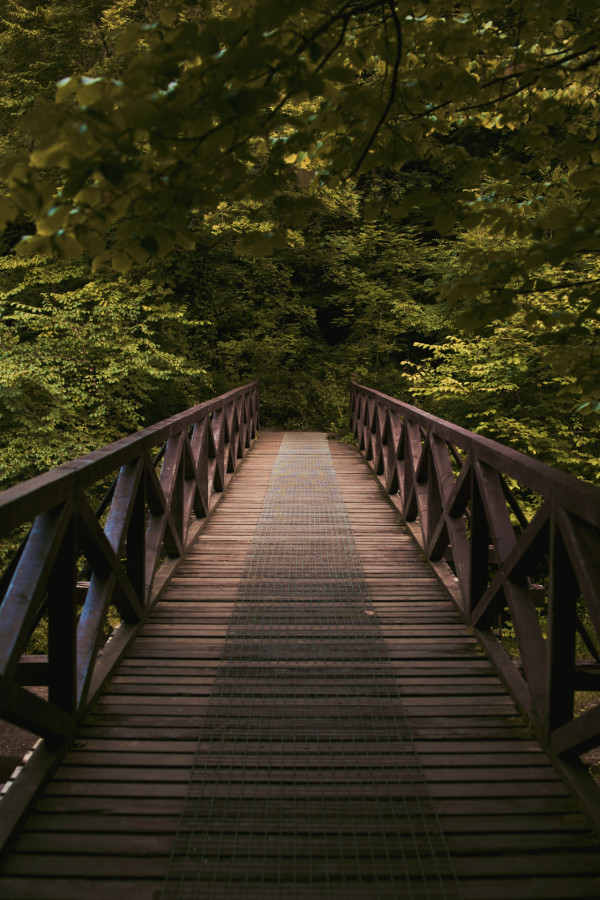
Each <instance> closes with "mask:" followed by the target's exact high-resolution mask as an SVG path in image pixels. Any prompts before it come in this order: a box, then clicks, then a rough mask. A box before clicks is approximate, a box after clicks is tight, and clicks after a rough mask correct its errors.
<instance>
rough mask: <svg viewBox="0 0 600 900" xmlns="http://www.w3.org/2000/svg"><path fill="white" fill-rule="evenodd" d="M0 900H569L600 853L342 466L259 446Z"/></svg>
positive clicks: (2, 870)
mask: <svg viewBox="0 0 600 900" xmlns="http://www.w3.org/2000/svg"><path fill="white" fill-rule="evenodd" d="M282 438H283V442H282ZM0 895H1V896H3V897H7V898H15V900H16V898H36V900H37V898H56V900H69V898H73V900H81V898H86V900H104V898H111V900H112V898H114V897H121V896H126V897H127V898H128V900H137V898H153V897H163V898H175V897H177V898H179V897H181V898H184V897H190V898H191V897H207V898H208V897H209V898H211V900H212V898H220V897H227V898H236V900H237V898H242V897H243V898H248V900H253V898H259V897H261V898H276V897H277V898H279V897H286V898H288V897H289V898H297V900H303V898H337V897H340V898H341V897H344V898H345V900H346V898H348V900H350V898H357V900H358V898H388V897H389V898H396V897H403V898H413V897H414V898H438V897H439V898H444V897H452V898H455V897H456V898H458V897H464V898H499V900H500V898H501V900H506V898H507V897H509V898H511V900H518V898H533V897H544V898H563V897H571V898H583V897H597V896H600V855H599V854H598V845H597V842H596V840H595V838H594V836H593V834H592V831H591V829H590V826H589V824H588V823H587V820H586V819H585V818H584V816H583V814H582V813H581V812H580V811H579V809H578V807H577V804H576V801H575V800H574V799H573V798H572V797H571V796H570V794H569V793H568V791H567V789H566V788H565V787H564V785H563V783H562V781H561V780H560V778H559V777H558V776H557V774H556V773H555V771H554V769H553V768H552V766H551V765H550V764H549V762H548V761H547V759H546V757H545V756H544V754H543V752H542V750H541V749H540V747H539V746H538V744H537V743H536V742H535V740H534V739H533V737H532V735H531V734H530V732H529V730H528V726H527V724H526V723H525V721H524V720H523V719H522V717H521V716H520V715H519V714H518V712H517V711H516V709H515V707H514V704H513V702H512V701H511V699H510V697H509V696H508V695H507V693H506V691H505V690H504V688H503V686H502V684H501V682H500V681H499V679H498V678H497V677H496V675H495V674H494V671H493V669H492V667H491V665H490V664H489V663H488V662H487V660H486V659H485V657H484V656H483V655H482V653H481V651H480V650H479V648H478V645H477V644H476V642H475V641H474V639H473V638H472V637H471V636H470V634H469V633H468V631H467V629H466V628H465V627H464V626H463V625H462V624H461V623H460V621H459V620H458V618H457V616H456V614H455V612H454V608H453V606H452V604H451V602H450V600H449V599H448V598H447V596H446V594H445V593H444V591H443V589H442V588H441V587H440V586H439V585H438V583H437V582H436V580H435V578H434V577H433V575H432V574H431V572H430V570H429V568H428V566H427V564H426V563H425V562H424V561H423V560H422V558H421V556H420V554H419V552H418V550H417V549H416V548H415V546H414V544H413V543H412V540H411V538H410V537H409V536H408V535H406V534H405V533H404V531H403V530H402V529H401V528H400V527H399V526H398V524H397V517H396V514H395V512H394V510H393V509H392V508H391V506H388V505H387V504H386V503H385V501H384V499H383V498H382V496H381V493H380V489H379V486H378V484H377V483H376V481H375V479H374V478H373V477H372V476H371V475H370V474H369V473H368V469H367V467H366V466H365V464H364V462H363V461H362V460H361V459H360V458H359V456H358V455H357V454H356V451H355V450H354V449H352V448H350V447H348V446H346V445H343V444H340V443H337V442H330V441H326V440H325V438H324V436H322V435H321V436H318V435H308V436H307V435H287V436H285V437H284V436H282V435H280V434H265V435H263V436H262V437H261V438H260V440H259V441H258V442H257V444H256V445H255V448H254V449H253V451H252V453H251V454H250V456H249V457H248V459H247V460H246V462H245V463H244V465H243V469H242V472H241V474H240V476H239V477H238V478H236V479H235V480H234V481H233V482H232V484H231V486H230V488H229V489H228V492H227V496H226V497H225V499H224V501H223V503H222V504H221V505H220V506H219V508H218V509H217V510H216V512H215V513H214V516H213V518H212V519H211V521H210V523H209V525H208V526H207V528H206V531H205V532H204V534H203V536H202V537H201V538H200V539H199V541H198V543H197V544H196V546H195V549H194V551H193V553H192V555H191V556H190V557H189V559H188V560H187V562H186V563H185V564H184V565H183V566H182V568H181V569H180V570H179V572H178V574H177V576H176V577H175V579H174V580H173V581H172V583H171V585H170V587H169V589H168V591H167V593H166V595H165V596H164V599H163V600H162V602H160V603H159V604H158V606H157V608H156V611H155V614H154V615H153V618H152V619H151V621H150V623H149V624H148V625H147V626H146V627H145V628H144V630H143V632H142V634H141V635H140V637H139V638H138V639H137V640H136V641H135V642H134V645H133V647H132V649H131V650H130V651H129V653H128V655H127V657H126V659H125V660H124V661H123V663H122V664H121V666H120V669H119V671H118V674H117V675H115V676H114V677H113V679H112V681H111V682H110V684H109V686H108V687H107V689H106V691H105V692H104V694H103V696H102V697H101V699H100V700H99V702H98V703H97V705H96V707H95V709H94V710H93V712H92V714H91V715H90V716H89V717H88V719H87V724H86V726H85V728H84V730H83V733H82V734H81V737H80V739H79V740H78V741H77V744H76V745H75V746H74V747H73V748H72V750H71V752H70V753H69V755H68V756H67V757H66V759H65V761H64V763H63V765H62V766H61V767H60V769H59V770H58V772H57V773H56V775H55V777H54V778H53V780H52V781H51V783H50V784H49V785H48V787H47V789H46V790H45V793H44V795H43V796H42V797H41V799H39V800H38V802H37V804H36V806H35V809H34V811H33V813H32V814H31V815H30V817H29V819H28V820H27V822H26V824H25V826H24V828H23V829H22V830H21V832H20V834H19V836H17V837H16V839H15V840H14V841H13V843H12V845H11V847H10V850H9V853H8V855H7V857H6V858H5V859H4V861H3V863H2V866H1V867H0Z"/></svg>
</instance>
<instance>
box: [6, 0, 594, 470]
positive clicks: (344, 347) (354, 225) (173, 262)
mask: <svg viewBox="0 0 600 900" xmlns="http://www.w3.org/2000/svg"><path fill="white" fill-rule="evenodd" d="M0 51H1V59H2V62H0V65H1V66H2V86H3V89H2V95H1V98H0V174H1V179H2V185H3V187H2V197H1V198H0V227H2V228H3V229H4V233H3V238H2V241H3V243H2V252H3V256H2V257H1V258H0V316H1V320H0V330H1V332H2V338H1V343H0V354H1V356H0V358H1V359H2V367H3V370H4V373H5V376H6V377H5V378H4V379H3V380H4V382H5V383H4V386H3V387H2V393H1V394H0V416H1V417H2V418H1V420H0V424H1V425H2V438H0V478H3V479H4V480H5V481H6V482H9V481H10V480H11V479H14V478H16V477H23V475H25V474H33V472H35V471H38V470H40V468H43V467H44V466H48V465H52V464H55V463H56V462H58V461H61V460H62V459H63V458H66V456H68V455H72V454H73V453H74V452H75V451H76V452H81V451H82V450H83V449H87V448H88V445H89V446H94V445H96V444H97V443H98V440H100V439H101V440H105V439H110V437H111V436H116V435H117V434H118V433H122V431H123V430H127V429H131V428H134V427H136V426H137V425H138V424H141V423H142V422H143V421H145V420H146V419H148V418H150V419H152V418H156V417H158V416H159V415H163V414H166V413H168V412H174V411H175V409H176V408H177V407H178V406H181V405H185V404H186V403H188V402H193V401H194V400H196V399H198V398H202V397H204V396H207V395H208V394H209V393H211V392H214V391H220V390H222V389H226V388H228V387H230V386H232V385H233V384H235V383H239V381H241V380H244V379H248V378H250V377H255V376H258V377H261V378H262V379H263V382H264V397H265V405H264V414H265V419H266V421H267V422H273V423H277V424H280V425H285V426H286V427H320V428H321V427H325V428H329V427H336V428H342V427H343V423H344V419H345V417H346V416H347V413H346V412H345V395H346V391H347V382H348V379H349V377H350V376H351V375H352V374H356V375H358V377H359V378H360V379H361V380H364V381H367V382H368V383H369V384H371V385H373V386H375V387H379V388H381V389H383V390H386V391H388V392H390V393H394V394H396V395H402V396H404V397H406V398H408V399H409V400H410V399H411V398H412V399H413V401H415V402H418V403H419V404H420V405H423V406H424V407H425V408H427V409H430V410H431V411H434V412H436V413H438V414H440V415H442V416H444V417H446V418H452V419H453V420H454V421H457V422H460V423H461V424H466V425H467V427H470V428H473V429H475V430H479V431H482V432H483V433H486V434H490V435H491V436H493V437H496V438H498V439H500V440H503V441H504V442H506V443H509V444H511V445H512V446H515V447H517V448H519V449H522V450H525V451H526V452H530V453H534V454H536V455H538V456H540V457H542V458H544V459H546V460H547V461H549V462H554V463H555V464H556V463H557V464H559V465H561V466H562V467H564V468H567V469H570V470H572V471H574V472H576V473H578V474H581V475H583V476H584V477H588V478H592V479H594V478H596V477H597V473H598V462H597V456H598V446H599V443H598V442H599V437H600V433H599V431H598V426H597V424H596V421H597V417H596V415H594V413H596V412H598V411H599V410H600V368H599V367H598V363H597V359H596V356H597V350H596V342H597V337H598V317H599V307H600V267H599V263H598V250H599V242H600V213H599V212H598V210H599V209H600V165H599V163H600V143H599V142H598V139H597V129H598V119H599V116H600V107H599V97H598V87H599V80H598V76H599V66H600V11H599V9H598V5H597V3H596V2H593V0H570V2H567V3H565V2H563V0H560V2H557V0H545V2H528V3H525V2H524V0H519V2H516V0H515V2H508V3H506V2H500V0H475V2H471V3H463V2H456V3H453V4H448V3H445V2H436V0H431V2H416V3H415V2H412V3H410V2H393V0H389V2H388V0H379V2H369V0H362V2H361V0H347V2H333V3H332V2H324V0H322V2H313V3H304V4H298V3H295V2H294V3H292V2H290V0H233V2H216V0H215V2H213V3H210V2H194V0H188V2H184V0H173V2H169V3H163V2H152V0H150V2H141V0H112V2H111V0H85V2H78V3H76V2H74V0H61V2H51V3H48V4H39V3H36V2H34V0H10V2H8V3H7V4H6V8H5V10H4V11H3V12H2V13H0ZM68 321H71V322H72V323H73V327H72V328H71V329H69V328H68V327H67V326H66V325H65V323H66V322H68ZM61 323H62V324H61ZM104 323H105V324H104ZM61 329H62V330H61ZM67 335H68V340H67ZM63 347H64V348H65V349H64V352H63V350H62V349H59V348H63ZM111 348H112V349H111ZM107 360H110V368H109V369H108V368H107ZM107 371H110V377H107ZM40 397H43V398H44V399H43V401H40V400H39V398H40ZM34 398H38V400H37V401H35V402H38V403H39V404H40V406H41V410H40V411H38V412H36V408H35V402H34ZM590 413H591V415H590ZM88 422H89V423H90V429H89V431H88V428H87V423H88ZM19 435H20V437H19ZM23 435H26V438H25V439H24V437H23ZM32 446H35V447H36V452H35V453H33V452H32V451H31V449H30V448H31V447H32Z"/></svg>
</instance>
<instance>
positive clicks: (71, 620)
mask: <svg viewBox="0 0 600 900" xmlns="http://www.w3.org/2000/svg"><path fill="white" fill-rule="evenodd" d="M76 522H77V517H76V516H75V515H74V514H72V515H71V516H70V519H69V522H68V524H67V526H66V529H65V532H64V535H63V538H62V541H61V545H60V548H59V550H58V553H57V555H56V559H55V562H54V565H53V570H52V574H51V575H50V578H49V579H48V600H47V606H46V608H47V611H48V700H49V701H50V703H51V704H52V705H54V706H58V707H59V708H60V709H62V710H64V711H65V712H67V713H75V712H76V708H77V650H76V647H77V534H76V530H77V524H76Z"/></svg>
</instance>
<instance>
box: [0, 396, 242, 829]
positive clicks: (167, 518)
mask: <svg viewBox="0 0 600 900" xmlns="http://www.w3.org/2000/svg"><path fill="white" fill-rule="evenodd" d="M258 401H259V383H258V381H254V382H252V383H250V384H247V385H244V386H243V387H240V388H236V389H235V390H232V391H229V392H228V393H226V394H223V395H222V396H221V397H217V398H215V399H213V400H209V401H207V402H206V403H201V404H199V405H198V406H194V407H193V408H191V409H188V410H186V411H185V412H182V413H180V414H179V415H176V416H172V417H171V418H169V419H166V420H164V421H163V422H159V423H157V424H156V425H152V426H151V427H149V428H145V429H144V430H143V431H139V432H137V433H136V434H132V435H130V436H129V437H126V438H123V439H122V440H119V441H116V442H115V443H113V444H110V445H109V446H107V447H103V448H102V449H100V450H96V451H94V452H93V453H88V454H87V455H86V456H82V457H81V458H80V459H76V460H74V461H72V462H68V463H65V464H64V465H62V466H60V467H59V468H57V469H54V470H52V471H51V472H47V473H45V474H43V475H39V476H37V477H35V478H32V479H30V480H29V481H26V482H24V483H23V484H19V485H16V486H15V487H12V488H10V489H8V490H6V491H4V492H3V493H1V494H0V537H6V536H7V535H10V534H11V533H12V532H13V530H14V529H15V528H18V527H20V526H23V525H28V524H29V523H31V527H30V529H29V532H28V535H27V537H26V539H25V540H24V541H22V542H21V545H20V546H19V548H18V550H16V551H15V558H14V561H13V562H12V564H11V563H9V567H8V571H7V576H6V577H5V578H3V579H0V591H1V594H0V601H1V602H0V716H1V717H2V718H4V719H6V720H8V721H10V722H12V723H14V724H16V725H18V726H20V727H22V728H25V729H27V730H29V731H32V732H34V733H35V734H37V735H40V736H41V737H43V738H45V739H46V744H45V746H44V748H43V750H42V751H41V752H40V753H38V756H44V758H45V762H44V764H43V766H42V770H43V772H46V773H47V772H48V771H49V770H50V768H51V767H52V764H53V762H55V761H56V760H57V759H58V758H59V756H60V750H61V748H62V747H64V746H66V744H67V742H68V741H69V739H70V738H71V737H72V736H73V734H74V733H75V732H76V729H77V727H78V723H79V722H80V720H81V717H82V716H83V715H84V713H85V712H86V710H87V709H88V707H89V705H90V703H91V702H92V700H93V699H94V698H95V696H96V695H97V694H98V692H99V690H100V689H101V687H102V685H103V683H104V681H105V679H106V678H107V676H108V675H109V674H110V673H111V672H112V671H113V669H114V667H115V666H116V664H117V662H118V661H119V659H120V657H121V656H122V654H123V652H124V650H125V648H126V646H127V645H128V644H129V642H130V641H131V640H132V638H133V637H134V636H135V634H136V633H137V631H138V630H139V628H140V626H141V624H142V623H143V622H144V621H145V620H146V618H147V617H148V614H149V612H150V610H151V608H152V607H153V606H154V604H155V603H156V601H157V599H158V597H159V595H160V594H161V592H162V590H163V589H164V587H165V586H166V584H167V583H168V581H169V580H170V578H171V577H172V575H173V573H174V572H175V570H176V568H177V566H178V564H179V562H180V561H181V559H182V558H183V557H184V556H185V554H186V552H187V551H188V549H189V548H190V547H191V545H192V544H193V542H194V541H195V539H196V537H197V535H198V533H199V532H200V530H201V529H202V528H203V526H204V523H205V522H206V520H207V519H208V517H209V516H210V514H211V513H212V510H213V508H214V507H215V505H216V503H217V502H218V500H219V498H220V496H221V494H222V492H223V490H224V489H225V486H226V484H227V482H228V480H229V478H230V477H231V475H232V474H233V472H234V471H235V469H236V467H237V464H238V461H239V460H240V459H241V458H242V457H243V456H245V454H246V452H247V451H248V449H249V447H250V446H251V444H252V443H253V441H254V439H255V437H256V432H257V427H258ZM157 447H162V452H161V453H160V455H159V458H158V460H157V457H156V453H155V451H156V448H157ZM111 479H112V480H113V485H112V486H111V488H110V490H109V492H108V493H106V485H107V483H110V481H111ZM94 488H96V493H98V490H99V492H100V495H101V494H102V493H104V494H105V500H104V501H103V503H102V504H101V505H100V507H99V508H98V510H97V511H96V513H95V512H94V511H93V509H92V506H91V505H90V501H89V499H88V495H87V493H86V492H88V493H92V494H93V493H94ZM111 605H112V606H115V607H116V608H117V610H118V612H119V614H120V617H121V619H122V625H121V626H120V627H119V628H118V629H117V631H116V633H115V634H114V636H113V637H112V638H111V639H110V641H109V642H108V643H106V644H105V638H104V629H105V624H106V618H107V612H108V609H109V607H110V606H111ZM43 615H44V616H46V617H47V621H48V655H47V659H46V660H45V661H44V664H43V666H41V667H40V666H37V675H36V676H35V679H34V681H35V683H37V684H39V683H40V673H43V681H44V683H45V684H47V687H48V700H47V701H46V700H43V699H41V698H40V697H39V696H36V695H34V694H33V693H31V692H30V691H27V690H26V688H25V687H24V686H23V685H24V684H27V683H32V680H31V679H30V678H29V677H28V674H27V667H28V664H30V660H28V659H27V656H26V648H27V644H28V641H29V638H30V635H31V633H32V630H33V629H34V628H35V626H36V624H37V623H38V622H39V620H40V618H41V616H43ZM33 768H35V767H33ZM34 780H35V779H34ZM38 781H39V779H38ZM21 793H22V791H21ZM25 793H26V791H25ZM9 794H10V792H9ZM8 796H9V795H7V797H6V799H4V800H3V801H2V803H3V813H6V812H7V811H8V806H10V803H9V804H7V800H8ZM17 805H21V806H22V805H23V804H22V802H20V803H19V804H17ZM0 830H1V829H0ZM1 837H2V835H1V834H0V838H1ZM0 843H1V841H0Z"/></svg>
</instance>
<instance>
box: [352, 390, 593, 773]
mask: <svg viewBox="0 0 600 900" xmlns="http://www.w3.org/2000/svg"><path fill="white" fill-rule="evenodd" d="M352 426H353V431H354V435H355V437H356V438H357V439H358V442H359V448H360V450H361V452H362V453H363V455H364V456H365V457H366V459H367V460H368V461H369V463H370V465H371V466H372V468H373V469H374V471H375V473H376V474H377V475H378V476H379V478H380V481H381V482H382V484H383V485H384V486H385V488H386V490H387V491H388V493H389V494H390V496H391V498H392V500H393V502H394V504H395V505H396V506H397V508H398V509H399V511H400V513H401V515H402V517H403V519H404V520H405V522H406V523H407V525H408V526H409V528H410V529H411V531H412V533H413V535H414V537H415V538H416V540H417V541H418V543H419V545H420V547H421V549H422V551H423V553H424V555H425V556H426V557H427V559H429V560H430V561H431V562H432V563H433V565H434V567H435V568H437V570H438V572H439V574H440V577H442V578H443V580H444V581H445V583H446V585H447V586H448V587H449V589H450V591H451V593H452V594H453V596H454V598H455V601H456V602H457V604H458V605H459V606H460V608H461V610H462V613H463V615H464V617H465V619H466V621H467V622H468V623H469V624H470V625H471V626H473V628H474V629H475V630H476V633H477V635H478V637H479V639H480V640H481V641H482V643H483V644H484V646H485V647H486V649H487V651H488V653H489V654H490V655H491V657H492V658H493V660H494V662H495V664H496V666H497V668H498V669H499V671H500V672H501V674H502V676H503V677H504V679H505V681H506V682H507V683H508V684H509V686H510V687H511V689H512V691H513V694H514V696H515V697H516V699H517V700H518V702H519V703H520V705H521V707H522V708H523V709H524V710H526V711H527V712H528V714H529V715H530V717H531V718H532V720H533V722H534V724H535V725H536V726H537V730H538V733H540V734H541V736H542V737H543V739H544V740H545V741H546V742H547V744H548V746H549V747H550V749H551V750H552V751H553V752H554V753H555V754H556V755H557V756H558V757H563V758H564V759H565V760H573V759H576V758H577V757H578V756H579V754H581V753H583V752H585V751H587V750H590V749H591V748H594V747H597V746H599V745H600V704H599V703H597V702H595V703H592V705H591V706H589V708H587V709H586V710H585V711H583V712H581V713H580V714H576V712H575V703H574V700H575V696H576V693H577V692H578V691H591V692H593V691H598V692H600V665H599V662H600V653H599V650H600V642H599V640H598V635H599V634H600V488H598V487H595V486H593V485H590V484H587V483H585V482H582V481H580V480H579V479H577V478H574V477H572V476H570V475H567V474H565V473H563V472H560V471H559V470H557V469H553V468H552V467H550V466H547V465H544V464H543V463H541V462H538V461H537V460H535V459H532V458H530V457H528V456H526V455H525V454H522V453H519V452H517V451H515V450H512V449H510V448H508V447H505V446H503V445H502V444H499V443H497V442H495V441H492V440H489V439H488V438H485V437H482V436H481V435H477V434H473V433H472V432H469V431H467V430H466V429H464V428H460V427H458V426H456V425H453V424H451V423H450V422H446V421H444V420H442V419H439V418H437V417H436V416H433V415H429V414H428V413H425V412H423V411H422V410H420V409H417V408H416V407H413V406H410V405H408V404H407V403H403V402H402V401H400V400H396V399H394V398H392V397H388V396H386V395H385V394H381V393H379V392H378V391H375V390H372V389H370V388H367V387H364V386H362V385H359V384H357V383H353V385H352ZM443 560H446V562H443ZM448 564H449V565H450V566H451V570H449V569H448ZM450 572H452V573H453V574H450ZM507 629H510V633H511V636H514V639H515V643H516V647H513V648H512V649H511V652H510V653H509V652H508V650H507V648H506V641H503V640H502V637H503V634H502V632H503V631H504V635H506V630H507ZM588 696H592V697H593V695H588ZM598 698H600V693H599V694H598V695H597V698H596V699H598Z"/></svg>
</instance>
